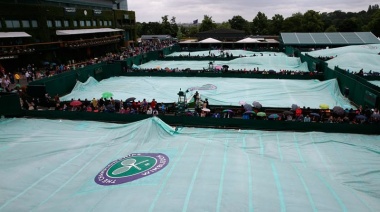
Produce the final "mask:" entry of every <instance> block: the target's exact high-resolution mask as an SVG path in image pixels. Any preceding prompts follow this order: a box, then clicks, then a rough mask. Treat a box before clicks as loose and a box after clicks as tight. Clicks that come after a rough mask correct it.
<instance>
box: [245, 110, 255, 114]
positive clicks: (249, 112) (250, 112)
mask: <svg viewBox="0 0 380 212" xmlns="http://www.w3.org/2000/svg"><path fill="white" fill-rule="evenodd" d="M244 114H256V113H255V111H252V110H248V111H245V112H244Z"/></svg>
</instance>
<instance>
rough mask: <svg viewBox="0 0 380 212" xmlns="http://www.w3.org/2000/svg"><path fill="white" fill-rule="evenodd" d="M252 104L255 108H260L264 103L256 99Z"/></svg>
mask: <svg viewBox="0 0 380 212" xmlns="http://www.w3.org/2000/svg"><path fill="white" fill-rule="evenodd" d="M252 106H253V107H255V108H257V109H260V108H261V107H262V105H261V104H260V102H256V101H254V102H253V103H252Z"/></svg>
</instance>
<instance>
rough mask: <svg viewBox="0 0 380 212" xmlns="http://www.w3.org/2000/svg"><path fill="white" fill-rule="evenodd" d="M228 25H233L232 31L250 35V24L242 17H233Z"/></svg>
mask: <svg viewBox="0 0 380 212" xmlns="http://www.w3.org/2000/svg"><path fill="white" fill-rule="evenodd" d="M228 23H229V24H230V25H231V29H237V30H242V31H244V32H245V33H246V34H250V29H249V22H248V21H247V20H245V19H244V18H243V17H241V16H240V15H237V16H234V17H232V19H229V20H228Z"/></svg>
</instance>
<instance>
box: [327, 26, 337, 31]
mask: <svg viewBox="0 0 380 212" xmlns="http://www.w3.org/2000/svg"><path fill="white" fill-rule="evenodd" d="M337 31H338V30H337V29H336V27H335V26H334V25H330V26H329V27H328V28H327V29H326V30H325V32H337Z"/></svg>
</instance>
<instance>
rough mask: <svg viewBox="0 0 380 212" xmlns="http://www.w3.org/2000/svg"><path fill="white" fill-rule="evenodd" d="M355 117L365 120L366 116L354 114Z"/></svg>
mask: <svg viewBox="0 0 380 212" xmlns="http://www.w3.org/2000/svg"><path fill="white" fill-rule="evenodd" d="M355 118H356V119H357V120H366V119H367V117H366V116H365V115H357V116H355Z"/></svg>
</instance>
